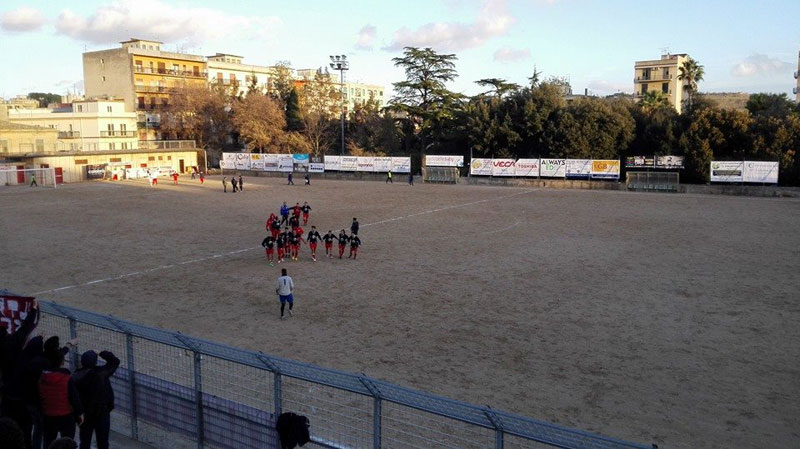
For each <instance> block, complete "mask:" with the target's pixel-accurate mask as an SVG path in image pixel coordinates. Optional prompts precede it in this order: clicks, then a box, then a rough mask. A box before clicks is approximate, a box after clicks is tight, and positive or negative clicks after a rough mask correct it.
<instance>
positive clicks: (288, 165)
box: [278, 154, 294, 173]
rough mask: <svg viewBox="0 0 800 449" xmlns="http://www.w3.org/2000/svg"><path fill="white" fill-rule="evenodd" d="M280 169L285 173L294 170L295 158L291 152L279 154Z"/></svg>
mask: <svg viewBox="0 0 800 449" xmlns="http://www.w3.org/2000/svg"><path fill="white" fill-rule="evenodd" d="M278 171H282V172H285V173H288V172H292V171H294V158H292V155H291V154H279V155H278Z"/></svg>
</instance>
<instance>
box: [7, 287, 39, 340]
mask: <svg viewBox="0 0 800 449" xmlns="http://www.w3.org/2000/svg"><path fill="white" fill-rule="evenodd" d="M33 300H34V298H32V297H29V296H10V295H2V296H0V323H2V325H3V326H5V332H8V333H9V334H13V333H14V332H16V331H17V330H18V329H19V327H20V326H21V325H22V321H23V320H24V319H25V317H27V316H28V313H30V311H31V310H32V309H33ZM0 332H3V330H2V327H0Z"/></svg>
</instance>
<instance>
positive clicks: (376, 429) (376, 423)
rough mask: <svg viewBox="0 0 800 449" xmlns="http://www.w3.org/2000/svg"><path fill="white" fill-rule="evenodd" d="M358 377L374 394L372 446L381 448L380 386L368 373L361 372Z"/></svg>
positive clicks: (376, 448) (377, 448)
mask: <svg viewBox="0 0 800 449" xmlns="http://www.w3.org/2000/svg"><path fill="white" fill-rule="evenodd" d="M358 379H359V380H360V381H361V383H362V384H364V386H365V387H366V388H367V390H369V392H370V393H371V394H372V398H373V401H372V447H373V449H380V448H381V414H382V410H381V392H380V390H379V389H378V386H377V385H375V383H374V382H372V381H371V380H370V379H369V378H368V377H367V376H366V374H363V373H362V374H361V375H360V376H358Z"/></svg>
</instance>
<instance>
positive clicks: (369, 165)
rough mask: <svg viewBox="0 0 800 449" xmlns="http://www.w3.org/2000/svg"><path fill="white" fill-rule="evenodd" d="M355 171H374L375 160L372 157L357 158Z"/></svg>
mask: <svg viewBox="0 0 800 449" xmlns="http://www.w3.org/2000/svg"><path fill="white" fill-rule="evenodd" d="M356 171H368V172H371V171H375V158H374V157H372V156H359V157H358V166H357V167H356Z"/></svg>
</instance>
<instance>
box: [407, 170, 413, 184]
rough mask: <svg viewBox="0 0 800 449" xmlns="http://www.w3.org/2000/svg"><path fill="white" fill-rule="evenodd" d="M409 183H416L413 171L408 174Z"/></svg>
mask: <svg viewBox="0 0 800 449" xmlns="http://www.w3.org/2000/svg"><path fill="white" fill-rule="evenodd" d="M408 185H410V186H413V185H414V175H412V174H411V173H409V174H408Z"/></svg>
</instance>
